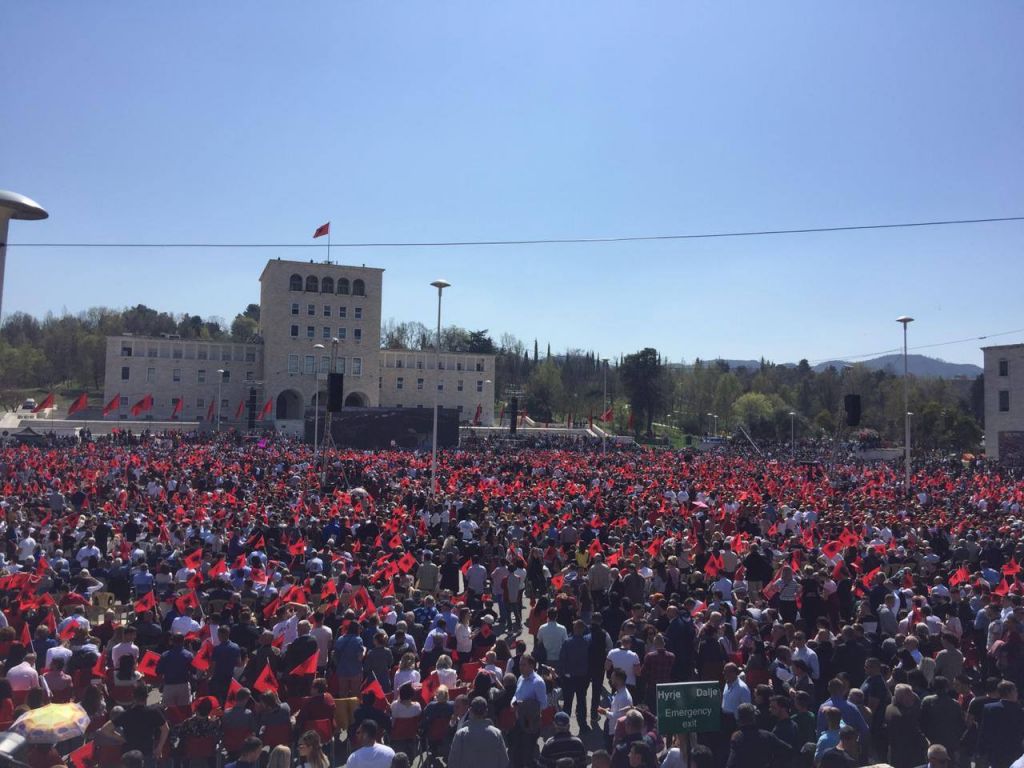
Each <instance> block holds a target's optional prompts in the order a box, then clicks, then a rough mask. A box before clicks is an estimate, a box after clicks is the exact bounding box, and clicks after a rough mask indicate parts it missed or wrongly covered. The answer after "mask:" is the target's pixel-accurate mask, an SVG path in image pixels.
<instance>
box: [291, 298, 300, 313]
mask: <svg viewBox="0 0 1024 768" xmlns="http://www.w3.org/2000/svg"><path fill="white" fill-rule="evenodd" d="M292 314H293V315H297V314H299V302H297V301H293V302H292Z"/></svg>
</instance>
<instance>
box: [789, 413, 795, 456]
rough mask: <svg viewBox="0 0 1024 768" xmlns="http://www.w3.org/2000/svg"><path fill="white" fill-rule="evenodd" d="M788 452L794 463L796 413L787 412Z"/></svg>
mask: <svg viewBox="0 0 1024 768" xmlns="http://www.w3.org/2000/svg"><path fill="white" fill-rule="evenodd" d="M789 450H790V453H792V455H793V461H796V411H790V412H789Z"/></svg>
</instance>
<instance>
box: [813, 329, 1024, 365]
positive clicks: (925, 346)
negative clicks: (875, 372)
mask: <svg viewBox="0 0 1024 768" xmlns="http://www.w3.org/2000/svg"><path fill="white" fill-rule="evenodd" d="M1014 333H1024V328H1015V329H1014V330H1012V331H1000V332H999V333H986V334H984V335H982V336H968V337H967V338H964V339H953V340H951V341H937V342H935V343H934V344H918V345H917V346H914V347H907V351H908V352H913V351H915V350H918V349H934V348H935V347H948V346H950V345H952V344H966V343H968V342H971V341H984V340H985V339H994V338H996V337H998V336H1010V335H1011V334H1014ZM902 351H903V347H893V348H892V349H882V350H879V351H878V352H865V353H863V354H860V355H840V356H835V357H821V358H818V359H817V360H809V361H808V362H809V363H811V364H812V365H817V364H818V363H827V362H829V361H830V360H835V361H841V362H849V361H850V360H859V359H863V358H867V357H880V356H881V355H891V354H893V353H896V352H902Z"/></svg>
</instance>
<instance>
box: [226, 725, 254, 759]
mask: <svg viewBox="0 0 1024 768" xmlns="http://www.w3.org/2000/svg"><path fill="white" fill-rule="evenodd" d="M250 735H251V731H249V729H248V728H225V729H224V736H223V738H222V739H221V743H222V744H223V745H224V749H225V750H226V751H227V753H228V755H231V756H234V755H237V754H238V753H239V752H240V751H241V749H242V742H243V741H245V740H246V739H247V738H248V737H249V736H250Z"/></svg>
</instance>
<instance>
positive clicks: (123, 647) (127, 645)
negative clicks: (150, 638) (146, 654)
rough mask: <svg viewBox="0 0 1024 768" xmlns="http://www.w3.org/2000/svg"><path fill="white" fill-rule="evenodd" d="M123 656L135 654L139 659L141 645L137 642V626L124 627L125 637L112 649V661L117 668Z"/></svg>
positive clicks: (136, 658)
mask: <svg viewBox="0 0 1024 768" xmlns="http://www.w3.org/2000/svg"><path fill="white" fill-rule="evenodd" d="M122 656H134V657H135V661H138V660H139V646H137V645H136V644H135V627H125V628H124V639H123V640H122V641H121V642H120V643H118V644H117V645H115V646H114V647H113V648H111V649H110V663H111V664H112V665H113V666H114V669H117V665H118V663H119V662H120V661H121V657H122Z"/></svg>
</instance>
